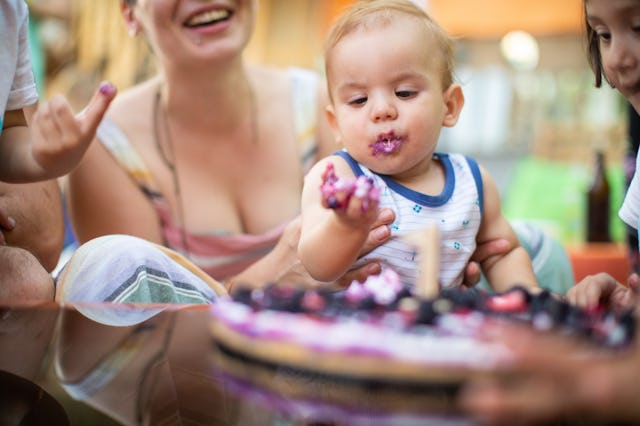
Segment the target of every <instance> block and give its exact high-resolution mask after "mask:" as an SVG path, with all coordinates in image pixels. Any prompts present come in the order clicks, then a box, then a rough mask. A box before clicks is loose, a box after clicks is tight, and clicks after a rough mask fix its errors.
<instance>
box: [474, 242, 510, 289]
mask: <svg viewBox="0 0 640 426" xmlns="http://www.w3.org/2000/svg"><path fill="white" fill-rule="evenodd" d="M510 249H511V243H510V242H509V240H505V239H497V240H490V241H487V242H485V243H483V244H480V245H479V246H477V247H476V251H475V252H473V255H472V256H471V261H470V262H469V263H468V264H467V267H466V268H465V270H464V277H463V281H462V285H463V286H465V287H469V288H471V287H474V286H475V285H476V284H478V282H479V281H480V264H481V263H482V262H484V261H485V260H487V259H488V258H490V257H491V256H495V255H497V254H503V253H506V252H508V251H509V250H510Z"/></svg>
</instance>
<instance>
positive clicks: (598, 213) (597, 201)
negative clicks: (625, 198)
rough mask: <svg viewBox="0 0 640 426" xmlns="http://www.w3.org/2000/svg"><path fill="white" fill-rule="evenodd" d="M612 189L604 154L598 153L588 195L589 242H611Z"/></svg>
mask: <svg viewBox="0 0 640 426" xmlns="http://www.w3.org/2000/svg"><path fill="white" fill-rule="evenodd" d="M610 191H611V188H610V187H609V181H608V180H607V173H606V167H605V158H604V153H603V152H602V151H600V150H598V151H596V162H595V166H594V170H593V180H592V182H591V187H590V188H589V192H588V193H587V229H586V231H587V241H588V242H609V241H611V234H610V232H609V215H610V211H609V197H610Z"/></svg>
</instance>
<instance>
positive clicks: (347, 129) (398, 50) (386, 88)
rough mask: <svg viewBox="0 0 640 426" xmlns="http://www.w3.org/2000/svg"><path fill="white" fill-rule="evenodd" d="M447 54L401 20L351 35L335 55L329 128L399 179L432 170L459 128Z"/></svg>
mask: <svg viewBox="0 0 640 426" xmlns="http://www.w3.org/2000/svg"><path fill="white" fill-rule="evenodd" d="M441 52H442V49H441V48H440V47H439V46H438V45H437V44H436V42H435V40H434V38H433V37H430V36H429V37H427V36H425V30H423V29H422V27H421V26H420V24H419V23H417V22H416V21H414V20H412V19H409V18H401V19H396V20H394V21H393V22H392V23H391V24H389V25H387V26H385V27H383V28H374V29H360V30H357V31H356V32H353V33H350V34H348V35H347V36H346V37H345V38H343V39H342V40H341V41H340V42H339V43H338V44H337V45H336V46H335V47H334V49H333V50H332V51H331V52H330V53H329V54H330V55H331V56H330V61H329V69H328V70H327V78H328V81H329V90H330V92H331V97H332V103H331V105H330V106H329V107H328V108H327V113H328V117H329V122H330V123H331V125H332V127H333V129H334V133H335V134H336V136H337V139H338V140H339V141H340V142H342V143H343V144H344V146H345V147H346V148H347V149H348V150H349V153H350V154H351V155H352V156H353V157H354V158H355V159H356V160H358V161H359V162H360V163H361V164H363V165H365V166H366V167H368V168H370V169H371V170H374V171H376V172H378V173H382V174H387V175H393V176H395V177H398V176H399V175H402V174H419V173H421V172H424V170H425V169H424V167H425V166H427V165H428V163H429V162H430V160H431V157H432V154H433V152H434V150H435V147H436V144H437V141H438V137H439V135H440V130H441V128H442V126H443V125H453V124H455V120H454V121H453V122H450V121H448V118H447V117H449V115H448V105H447V99H446V98H447V92H448V91H449V88H446V87H443V86H442V74H443V73H442V69H443V65H442V64H443V59H442V53H441ZM453 86H456V88H457V90H459V86H457V85H452V86H451V87H453ZM461 96H462V94H461V92H460V97H461ZM456 119H457V114H456Z"/></svg>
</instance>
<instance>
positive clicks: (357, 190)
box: [320, 163, 380, 226]
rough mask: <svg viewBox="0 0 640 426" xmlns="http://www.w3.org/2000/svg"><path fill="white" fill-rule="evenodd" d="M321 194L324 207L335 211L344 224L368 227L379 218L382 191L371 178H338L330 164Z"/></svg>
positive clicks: (323, 175)
mask: <svg viewBox="0 0 640 426" xmlns="http://www.w3.org/2000/svg"><path fill="white" fill-rule="evenodd" d="M320 192H321V194H322V205H323V207H325V208H328V209H333V210H335V212H336V214H337V215H338V216H339V217H340V219H341V220H342V221H343V222H347V223H353V224H354V225H363V224H366V225H367V226H368V225H371V224H372V223H373V222H374V220H375V219H376V217H377V212H378V203H379V200H380V190H379V189H378V187H376V186H375V185H374V183H373V180H372V179H371V178H368V177H366V176H359V177H358V178H353V179H346V178H338V176H336V174H335V171H334V168H333V164H331V163H328V164H327V168H326V170H325V171H324V173H323V174H322V185H321V186H320Z"/></svg>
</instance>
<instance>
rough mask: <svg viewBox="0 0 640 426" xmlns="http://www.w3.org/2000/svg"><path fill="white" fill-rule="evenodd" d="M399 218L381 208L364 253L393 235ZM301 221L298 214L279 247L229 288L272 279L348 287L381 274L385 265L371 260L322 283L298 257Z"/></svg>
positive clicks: (286, 282) (248, 269)
mask: <svg viewBox="0 0 640 426" xmlns="http://www.w3.org/2000/svg"><path fill="white" fill-rule="evenodd" d="M394 220H395V214H394V213H393V211H392V210H390V209H381V210H380V211H379V212H378V216H377V218H376V220H375V221H374V223H373V224H372V225H371V231H370V232H369V236H368V237H367V241H366V243H365V244H364V246H363V250H362V253H361V254H362V255H364V254H366V253H368V252H370V251H371V250H373V249H374V248H376V247H378V246H379V245H380V244H383V243H384V242H385V241H387V240H388V239H389V237H390V236H391V230H390V229H389V225H390V224H391V223H392V222H393V221H394ZM300 226H301V220H300V217H299V216H298V217H297V218H295V219H294V220H292V221H291V222H290V223H289V224H288V225H287V227H286V228H285V230H284V232H283V234H282V237H280V240H279V241H278V244H277V245H276V247H275V248H274V249H273V250H272V251H271V252H270V253H269V254H268V255H267V256H265V257H263V258H262V259H260V260H259V261H258V262H256V263H254V264H253V265H251V266H250V267H249V268H247V269H246V270H245V271H243V272H241V273H240V274H238V275H236V276H235V277H234V278H232V279H231V280H230V281H231V283H232V284H230V283H229V282H228V283H227V287H228V288H230V287H233V288H235V285H236V284H240V285H250V286H253V287H260V286H263V285H265V284H268V283H271V282H279V283H283V284H292V285H304V286H308V287H310V288H314V287H327V286H331V287H335V288H346V287H348V286H349V284H351V282H352V281H353V280H358V281H364V280H366V278H367V277H368V276H369V275H375V274H379V273H380V271H381V270H382V268H381V265H380V264H379V263H378V262H376V261H371V262H370V263H367V264H366V265H363V266H361V267H360V268H358V269H354V270H351V271H349V272H347V273H346V274H345V275H344V276H343V277H342V278H340V279H339V280H338V281H337V282H335V283H333V284H328V283H325V282H319V281H316V280H314V279H313V278H311V276H310V275H309V273H308V272H307V270H306V269H305V268H304V266H303V265H302V262H300V259H299V258H298V241H300Z"/></svg>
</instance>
